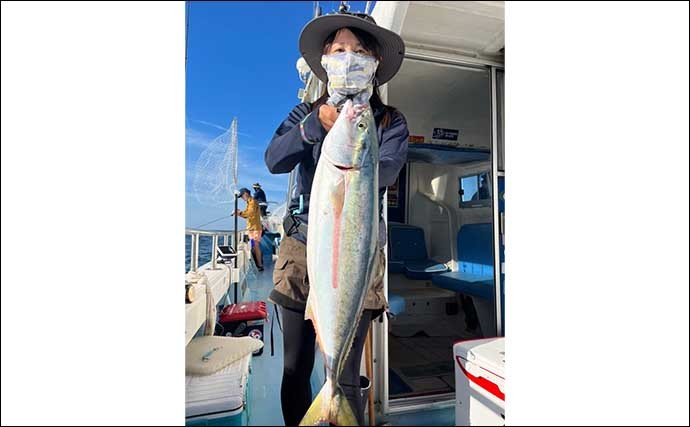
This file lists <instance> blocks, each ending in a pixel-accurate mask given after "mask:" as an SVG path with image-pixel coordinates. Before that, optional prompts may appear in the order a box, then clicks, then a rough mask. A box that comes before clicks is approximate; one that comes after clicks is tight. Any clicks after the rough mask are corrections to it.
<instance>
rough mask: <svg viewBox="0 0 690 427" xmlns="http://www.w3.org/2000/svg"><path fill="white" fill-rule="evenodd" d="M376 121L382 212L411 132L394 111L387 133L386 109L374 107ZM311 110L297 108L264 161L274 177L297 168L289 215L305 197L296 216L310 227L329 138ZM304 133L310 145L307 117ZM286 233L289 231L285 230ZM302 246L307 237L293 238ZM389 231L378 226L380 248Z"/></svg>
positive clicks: (405, 159) (281, 129)
mask: <svg viewBox="0 0 690 427" xmlns="http://www.w3.org/2000/svg"><path fill="white" fill-rule="evenodd" d="M372 108H373V111H374V120H375V121H376V126H377V129H378V138H379V147H380V149H379V187H380V191H379V202H380V206H381V212H383V208H384V207H383V194H384V192H385V189H386V187H388V186H390V185H393V183H395V180H396V178H397V177H398V174H399V173H400V169H402V167H403V166H404V165H405V162H406V161H407V137H408V135H409V131H408V129H407V122H406V121H405V117H404V116H403V115H402V113H400V112H399V111H397V110H393V111H391V112H390V113H389V114H390V121H389V123H388V126H387V127H386V129H382V127H381V120H382V119H383V116H384V113H385V107H383V106H381V105H379V106H372ZM310 112H311V106H310V104H308V103H302V104H299V105H297V106H296V107H295V108H293V110H292V111H291V112H290V114H289V115H288V117H287V118H286V119H285V120H284V121H283V123H282V124H281V125H280V126H279V127H278V129H277V130H276V133H275V134H274V135H273V139H271V143H270V144H269V145H268V148H267V149H266V154H265V156H264V159H265V160H266V166H268V170H269V171H270V172H271V173H273V174H280V173H289V172H290V171H292V170H293V169H294V168H295V166H296V167H297V174H296V177H295V179H296V181H295V183H296V188H295V191H294V193H293V197H292V201H291V203H290V206H289V207H288V212H291V211H293V210H295V209H299V205H300V195H303V201H304V202H305V203H303V210H302V212H301V213H299V214H298V215H296V216H297V217H298V218H299V220H300V222H302V223H305V224H306V223H307V221H308V217H309V206H308V195H309V192H310V191H311V184H312V181H313V180H314V173H315V172H316V163H317V162H318V161H319V156H320V155H321V143H322V142H323V140H324V138H325V137H326V133H327V132H326V129H324V128H323V126H322V125H321V122H320V121H319V117H318V112H316V111H315V112H314V113H313V114H310ZM307 115H309V117H308V118H307V119H306V120H305V122H304V133H305V135H306V137H307V139H309V140H310V141H315V142H316V144H309V143H306V142H304V141H303V140H302V135H301V134H300V129H299V122H300V121H301V120H302V119H303V118H304V117H305V116H307ZM286 231H287V230H286ZM293 237H295V238H297V239H298V240H300V241H302V242H306V236H304V235H303V234H302V233H297V234H295V235H293ZM385 239H386V229H385V224H383V220H382V219H381V221H380V222H379V244H380V245H383V244H385V241H386V240H385Z"/></svg>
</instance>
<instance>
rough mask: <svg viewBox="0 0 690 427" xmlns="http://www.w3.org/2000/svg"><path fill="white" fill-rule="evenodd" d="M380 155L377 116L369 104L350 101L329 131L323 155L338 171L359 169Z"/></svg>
mask: <svg viewBox="0 0 690 427" xmlns="http://www.w3.org/2000/svg"><path fill="white" fill-rule="evenodd" d="M374 153H378V139H377V136H376V123H375V121H374V114H373V112H372V111H371V107H370V106H369V105H354V104H353V103H352V101H351V100H349V99H348V100H347V101H346V102H345V105H344V106H343V108H342V109H341V111H340V115H339V116H338V118H337V119H336V121H335V123H334V124H333V127H332V128H331V130H330V131H329V132H328V135H327V136H326V139H325V141H324V144H323V147H322V149H321V155H322V156H323V157H325V160H326V161H327V162H329V163H330V164H331V165H332V166H335V167H336V168H338V169H340V170H343V171H348V170H359V169H361V168H362V167H363V166H365V165H366V164H368V162H367V160H368V159H371V158H372V155H373V154H374Z"/></svg>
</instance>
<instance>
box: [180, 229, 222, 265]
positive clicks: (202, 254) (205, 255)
mask: <svg viewBox="0 0 690 427" xmlns="http://www.w3.org/2000/svg"><path fill="white" fill-rule="evenodd" d="M230 240H231V241H230V244H233V243H232V236H230ZM218 244H219V245H223V244H225V238H224V237H219V238H218ZM212 245H213V237H211V236H199V267H201V266H202V265H204V264H206V263H207V262H209V261H211V246H212ZM191 258H192V236H185V239H184V271H185V272H187V271H189V265H190V263H191Z"/></svg>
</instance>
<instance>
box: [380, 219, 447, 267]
mask: <svg viewBox="0 0 690 427" xmlns="http://www.w3.org/2000/svg"><path fill="white" fill-rule="evenodd" d="M388 236H389V245H388V248H389V251H390V253H389V256H388V271H389V272H390V273H403V274H405V276H406V277H407V278H409V279H414V280H424V279H429V278H431V277H432V276H433V275H435V274H439V273H443V272H445V271H448V268H447V267H446V266H445V265H444V264H441V263H438V262H436V261H434V260H432V259H429V257H428V255H427V251H426V243H425V240H424V230H422V229H421V228H419V227H415V226H412V225H407V224H399V223H391V224H389V230H388Z"/></svg>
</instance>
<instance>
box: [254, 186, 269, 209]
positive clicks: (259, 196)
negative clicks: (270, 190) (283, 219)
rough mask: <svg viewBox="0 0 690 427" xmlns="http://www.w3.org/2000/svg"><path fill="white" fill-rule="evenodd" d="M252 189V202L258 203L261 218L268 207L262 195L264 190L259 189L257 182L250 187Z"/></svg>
mask: <svg viewBox="0 0 690 427" xmlns="http://www.w3.org/2000/svg"><path fill="white" fill-rule="evenodd" d="M252 188H254V195H253V196H252V197H254V200H256V201H257V202H259V208H261V216H266V208H267V207H268V202H267V201H266V193H264V190H262V189H261V184H259V183H258V182H255V183H254V185H252Z"/></svg>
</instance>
